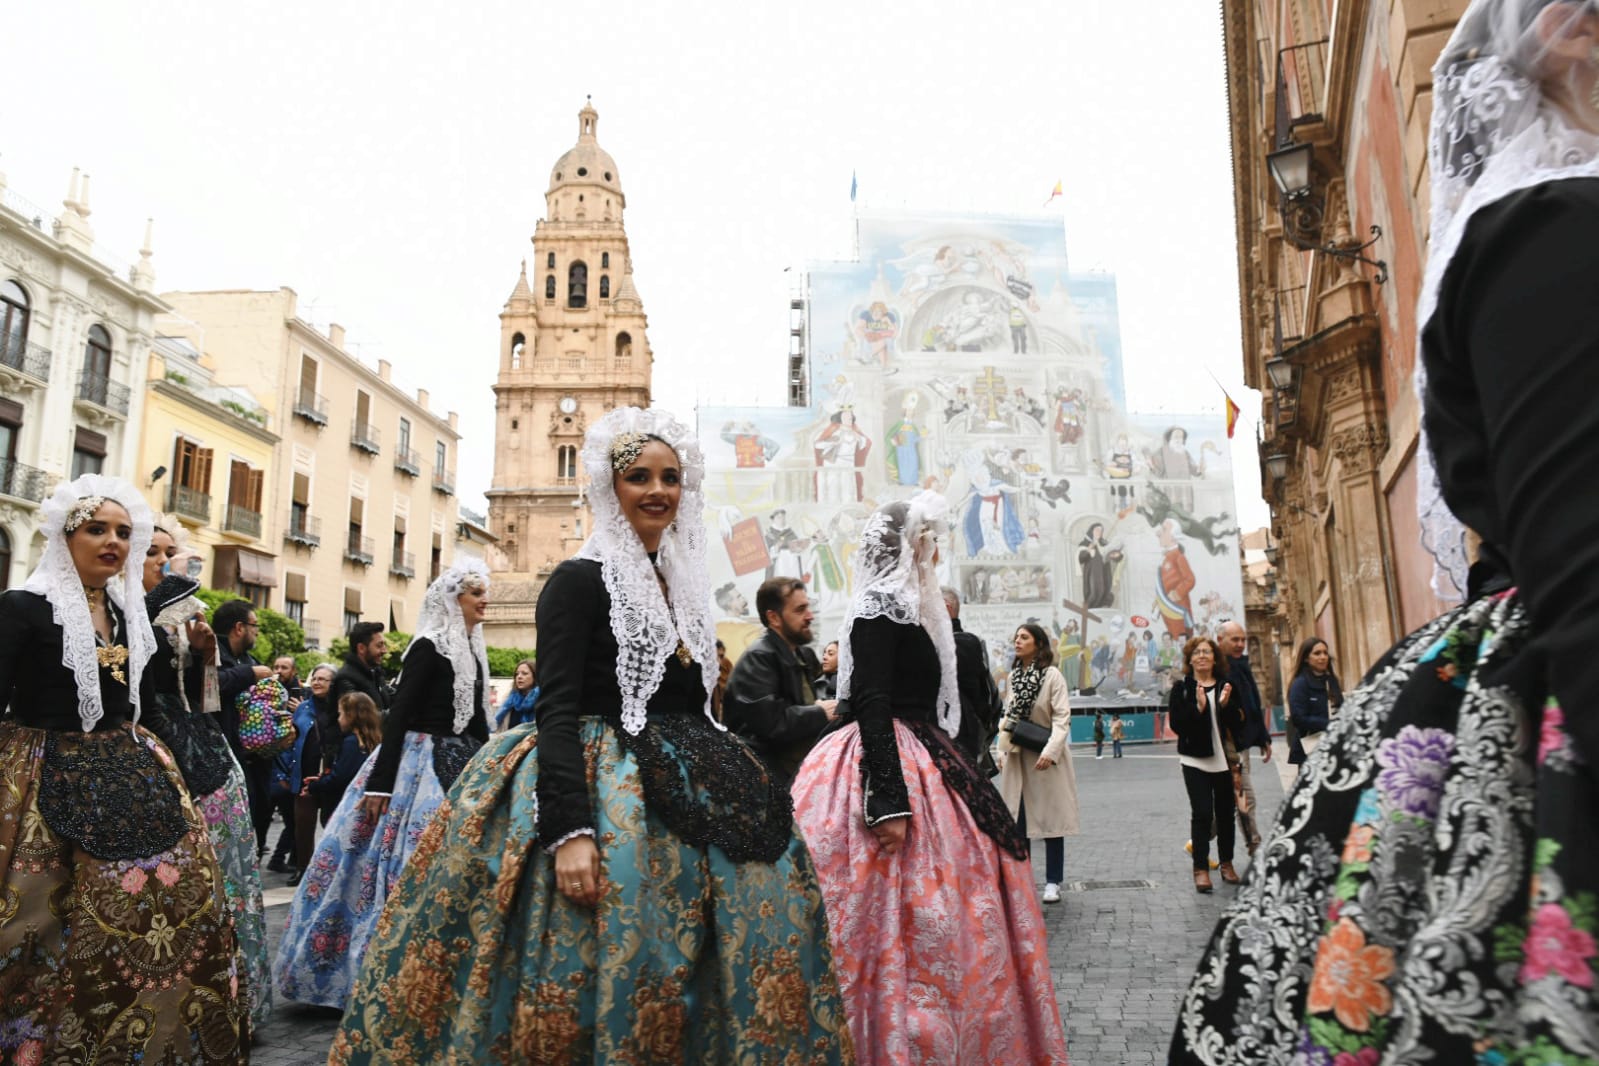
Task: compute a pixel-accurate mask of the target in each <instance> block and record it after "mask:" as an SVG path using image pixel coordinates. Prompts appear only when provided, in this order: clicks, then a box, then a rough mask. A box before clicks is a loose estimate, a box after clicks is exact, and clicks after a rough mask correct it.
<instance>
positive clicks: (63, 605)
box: [22, 474, 155, 733]
mask: <svg viewBox="0 0 1599 1066" xmlns="http://www.w3.org/2000/svg"><path fill="white" fill-rule="evenodd" d="M90 496H103V497H105V498H106V499H107V500H114V501H115V502H117V503H119V504H121V505H122V507H123V508H124V509H125V510H126V511H127V512H128V517H129V518H130V519H132V525H133V536H132V539H131V540H130V541H129V543H128V558H127V561H126V562H124V563H123V565H122V573H120V574H118V575H117V576H116V577H113V578H112V579H111V581H110V582H108V583H107V585H106V595H107V596H109V597H110V598H111V600H112V602H113V603H115V604H116V605H117V606H118V607H120V608H121V609H122V614H123V617H124V618H125V619H126V625H125V626H124V629H125V630H126V632H127V641H128V699H129V701H130V702H131V703H132V705H133V720H134V721H135V722H137V721H138V720H139V711H140V707H139V679H140V678H142V677H143V676H144V664H145V663H147V662H149V661H150V657H151V656H152V655H154V654H155V630H153V629H151V628H150V616H149V615H148V614H147V613H146V611H145V608H144V556H145V553H146V552H147V551H149V550H150V538H151V537H152V536H153V535H154V532H155V519H154V518H153V517H152V515H151V513H150V508H149V505H147V504H146V503H145V502H144V497H142V496H140V495H139V492H138V490H137V489H135V488H134V487H133V486H132V485H130V484H128V483H127V482H126V481H123V480H122V479H121V478H116V477H102V476H101V475H99V474H85V475H83V476H82V477H80V478H78V479H77V480H76V481H72V482H63V483H62V484H60V485H57V486H56V490H55V491H54V492H52V493H51V494H50V496H49V498H48V499H46V500H45V501H44V503H42V504H40V506H39V530H40V532H42V533H43V534H44V554H43V555H42V556H40V558H39V565H38V566H37V567H35V568H34V571H33V573H31V574H29V575H28V580H27V581H26V582H25V583H24V584H23V586H22V587H23V588H24V589H25V590H27V591H28V592H32V593H36V594H37V595H40V596H43V597H44V598H45V599H46V600H48V601H49V603H50V615H51V617H52V618H53V619H54V620H55V623H56V624H57V625H59V626H60V627H61V645H62V649H63V652H64V657H65V663H64V665H66V666H67V667H68V668H70V669H71V670H72V676H73V679H74V680H75V681H76V682H77V686H78V720H79V721H80V722H81V723H83V731H84V732H85V733H90V732H93V731H94V726H95V723H96V722H98V721H99V720H100V719H101V718H103V717H105V706H104V704H103V702H102V701H101V699H100V658H99V656H98V655H97V654H96V652H95V642H94V622H93V620H92V619H91V618H90V617H89V601H88V598H87V596H86V595H85V594H84V590H83V580H82V579H81V578H80V577H79V576H78V569H77V567H76V566H74V565H73V562H72V553H71V551H70V549H68V547H67V534H66V524H67V518H68V516H69V515H71V513H72V511H73V509H74V508H75V507H77V505H78V501H79V500H83V499H86V498H88V497H90Z"/></svg>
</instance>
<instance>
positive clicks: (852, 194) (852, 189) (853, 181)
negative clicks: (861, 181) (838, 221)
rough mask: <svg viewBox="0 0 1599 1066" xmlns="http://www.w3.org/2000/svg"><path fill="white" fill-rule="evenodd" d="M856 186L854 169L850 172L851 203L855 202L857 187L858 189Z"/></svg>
mask: <svg viewBox="0 0 1599 1066" xmlns="http://www.w3.org/2000/svg"><path fill="white" fill-rule="evenodd" d="M856 187H857V186H856V182H855V172H854V171H853V170H852V171H850V172H849V202H850V203H854V202H855V189H856Z"/></svg>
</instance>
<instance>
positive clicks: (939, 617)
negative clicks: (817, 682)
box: [838, 491, 961, 737]
mask: <svg viewBox="0 0 1599 1066" xmlns="http://www.w3.org/2000/svg"><path fill="white" fill-rule="evenodd" d="M948 531H949V504H948V502H947V501H946V500H945V499H944V497H942V496H940V495H939V494H938V493H936V492H926V491H924V492H918V493H917V494H916V495H915V496H914V497H912V498H911V499H910V500H909V501H905V500H898V501H895V502H894V503H888V504H884V505H883V506H882V507H879V508H878V509H877V510H876V511H873V512H872V516H871V517H870V518H868V519H867V520H866V528H865V529H864V530H862V531H861V545H860V550H859V551H857V552H856V553H855V594H854V596H853V597H852V598H851V599H850V605H849V613H848V614H847V615H846V616H845V618H844V631H843V632H842V633H841V634H839V638H838V696H839V698H840V699H848V698H849V694H850V679H851V675H852V674H853V672H854V668H855V652H854V649H853V648H852V647H851V642H850V634H851V632H852V631H853V630H854V628H855V623H856V622H857V621H859V620H860V619H863V618H890V619H893V620H894V621H896V622H901V623H905V624H907V625H920V626H921V627H922V628H923V629H925V630H927V635H928V636H930V637H932V638H933V647H934V648H936V649H937V650H938V665H939V678H938V725H939V728H941V729H943V730H944V732H945V733H947V734H949V735H950V736H952V737H953V736H954V735H955V734H956V733H957V732H958V731H959V730H960V720H961V705H960V690H959V689H958V688H957V687H956V684H955V628H954V626H952V625H951V624H950V621H949V610H948V608H946V607H945V606H944V594H943V591H942V590H941V589H940V588H939V585H938V575H937V573H935V572H934V569H933V552H934V550H935V545H936V543H937V538H938V536H939V535H940V534H943V533H947V532H948ZM907 547H908V548H909V549H910V550H909V551H907V550H906V548H907Z"/></svg>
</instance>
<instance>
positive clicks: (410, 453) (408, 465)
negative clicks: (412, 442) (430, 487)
mask: <svg viewBox="0 0 1599 1066" xmlns="http://www.w3.org/2000/svg"><path fill="white" fill-rule="evenodd" d="M394 469H396V470H398V471H399V472H400V473H402V474H409V475H410V476H411V477H417V476H418V475H420V474H421V473H422V460H421V458H420V457H419V456H418V455H417V454H416V450H415V449H414V448H396V449H394Z"/></svg>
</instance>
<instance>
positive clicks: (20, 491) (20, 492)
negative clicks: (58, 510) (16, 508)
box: [0, 459, 51, 503]
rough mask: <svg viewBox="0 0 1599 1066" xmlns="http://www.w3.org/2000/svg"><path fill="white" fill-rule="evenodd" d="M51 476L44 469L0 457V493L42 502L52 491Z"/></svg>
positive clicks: (13, 497)
mask: <svg viewBox="0 0 1599 1066" xmlns="http://www.w3.org/2000/svg"><path fill="white" fill-rule="evenodd" d="M50 482H51V477H50V475H49V474H46V473H45V472H44V471H43V470H40V469H38V468H36V467H32V466H26V465H24V464H22V463H19V462H17V461H16V460H15V459H0V495H4V496H10V497H11V498H12V499H17V500H28V501H29V502H31V503H42V502H43V501H44V497H45V494H46V493H48V492H49V491H50V487H51V485H50Z"/></svg>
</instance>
